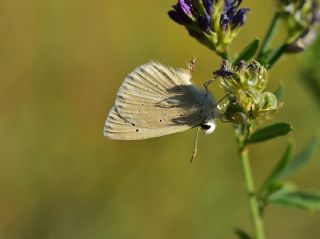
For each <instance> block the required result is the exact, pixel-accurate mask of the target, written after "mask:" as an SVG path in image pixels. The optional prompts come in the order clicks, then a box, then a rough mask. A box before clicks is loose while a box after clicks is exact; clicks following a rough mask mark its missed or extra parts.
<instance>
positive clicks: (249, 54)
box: [233, 39, 259, 65]
mask: <svg viewBox="0 0 320 239" xmlns="http://www.w3.org/2000/svg"><path fill="white" fill-rule="evenodd" d="M258 48H259V40H258V39H255V40H253V41H252V42H250V43H249V45H248V46H247V47H246V48H245V49H244V50H243V51H242V52H241V53H240V54H239V56H238V57H237V59H236V60H235V61H234V62H233V64H234V65H238V64H239V62H240V61H241V60H245V61H248V60H250V59H252V58H253V57H254V55H255V54H256V52H257V50H258Z"/></svg>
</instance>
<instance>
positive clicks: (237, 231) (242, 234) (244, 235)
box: [234, 228, 253, 239]
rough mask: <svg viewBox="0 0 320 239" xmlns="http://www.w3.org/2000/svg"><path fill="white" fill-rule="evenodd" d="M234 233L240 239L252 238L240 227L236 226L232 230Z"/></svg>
mask: <svg viewBox="0 0 320 239" xmlns="http://www.w3.org/2000/svg"><path fill="white" fill-rule="evenodd" d="M234 233H235V234H236V235H237V236H238V237H239V238H240V239H253V238H252V237H251V236H250V235H249V234H248V233H247V232H245V231H243V230H242V229H240V228H236V229H235V230H234Z"/></svg>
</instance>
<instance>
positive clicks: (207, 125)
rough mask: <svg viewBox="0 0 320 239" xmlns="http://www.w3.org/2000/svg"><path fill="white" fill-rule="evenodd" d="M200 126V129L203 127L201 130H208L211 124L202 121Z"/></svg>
mask: <svg viewBox="0 0 320 239" xmlns="http://www.w3.org/2000/svg"><path fill="white" fill-rule="evenodd" d="M200 127H201V129H203V130H208V129H210V128H211V125H209V124H207V123H202V124H201V125H200Z"/></svg>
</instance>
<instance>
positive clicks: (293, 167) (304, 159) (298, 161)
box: [278, 139, 319, 179]
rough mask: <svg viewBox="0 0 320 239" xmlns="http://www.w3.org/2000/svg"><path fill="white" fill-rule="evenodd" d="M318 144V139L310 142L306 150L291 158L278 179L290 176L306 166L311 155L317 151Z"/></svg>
mask: <svg viewBox="0 0 320 239" xmlns="http://www.w3.org/2000/svg"><path fill="white" fill-rule="evenodd" d="M318 144H319V139H313V140H311V141H310V142H309V143H308V145H307V146H306V148H305V149H304V150H302V151H301V152H300V153H299V154H298V155H296V156H295V157H294V158H293V160H292V161H291V163H290V164H289V165H288V166H287V168H286V169H285V170H284V171H283V172H282V173H281V175H279V177H278V179H283V178H284V177H287V176H289V175H291V174H292V173H293V172H295V171H297V170H298V169H300V168H301V167H303V166H304V165H305V164H307V163H308V162H309V160H310V159H311V155H312V153H313V152H314V151H315V150H316V149H317V147H318Z"/></svg>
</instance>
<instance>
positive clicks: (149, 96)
mask: <svg viewBox="0 0 320 239" xmlns="http://www.w3.org/2000/svg"><path fill="white" fill-rule="evenodd" d="M208 104H209V105H210V106H211V107H212V108H213V103H212V100H211V98H210V97H209V98H208V97H207V93H206V92H204V91H201V90H199V89H197V88H196V87H195V86H194V85H193V84H192V83H191V75H190V73H189V71H188V70H185V69H173V68H168V67H165V66H163V65H161V64H160V63H156V62H150V63H148V64H145V65H142V66H140V67H138V68H137V69H135V70H134V71H133V72H132V73H130V74H129V75H128V76H127V78H126V79H125V80H124V82H123V83H122V85H121V87H120V90H119V92H118V94H117V97H116V101H115V105H114V106H113V107H112V109H111V111H110V113H109V115H108V118H107V121H106V124H105V128H104V134H105V136H106V137H108V138H110V139H120V140H138V139H146V138H153V137H159V136H163V135H168V134H173V133H177V132H182V131H185V130H188V129H190V128H192V127H194V126H197V125H199V124H201V123H202V122H203V121H204V120H205V118H206V117H207V116H206V113H207V112H204V111H205V110H206V108H204V105H206V107H207V105H208ZM211 107H210V108H211Z"/></svg>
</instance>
